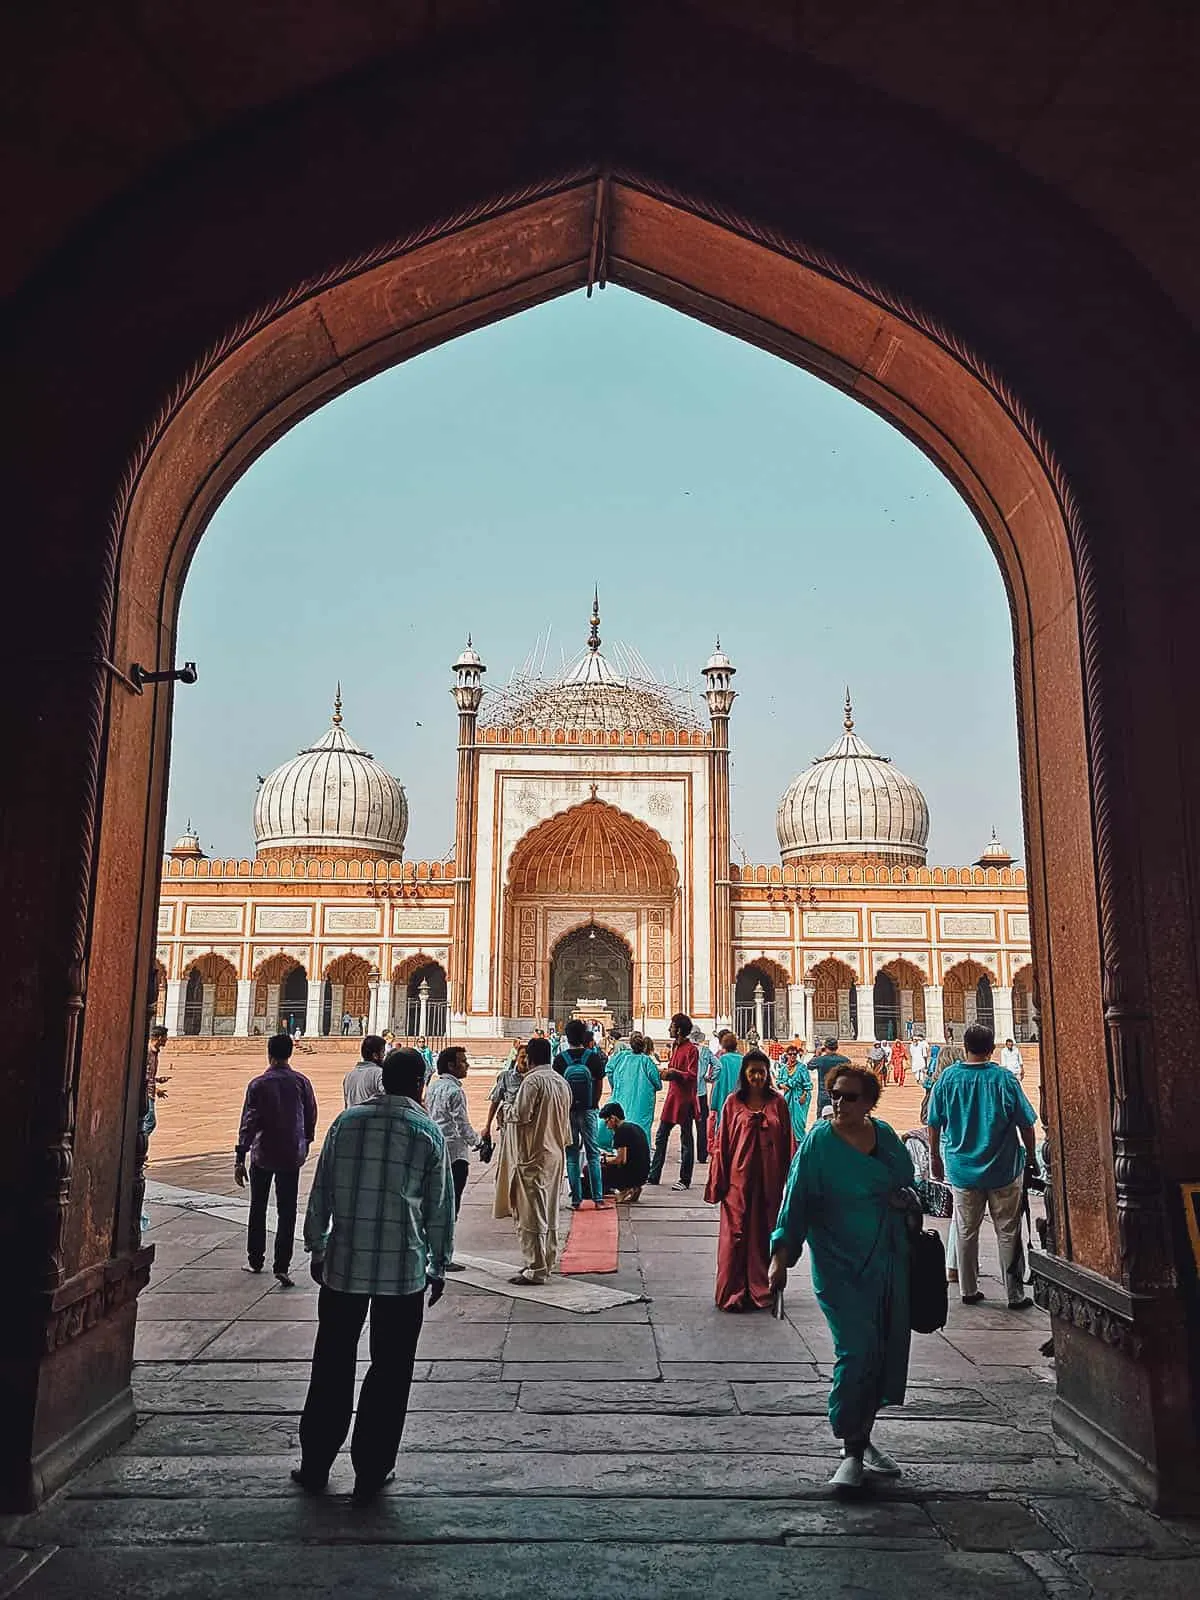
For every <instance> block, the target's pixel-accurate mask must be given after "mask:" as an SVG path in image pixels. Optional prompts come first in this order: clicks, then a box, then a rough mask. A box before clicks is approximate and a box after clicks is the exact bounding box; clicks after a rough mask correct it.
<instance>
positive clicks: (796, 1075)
mask: <svg viewBox="0 0 1200 1600" xmlns="http://www.w3.org/2000/svg"><path fill="white" fill-rule="evenodd" d="M801 1057H802V1052H801V1050H800V1049H799V1048H798V1046H796V1045H794V1044H790V1045H788V1047H787V1049H786V1050H785V1051H784V1053H783V1059H782V1060H781V1061H780V1063H779V1066H778V1068H777V1070H776V1077H775V1081H776V1082H777V1083H778V1085H779V1089H780V1092H781V1094H782V1095H783V1098H784V1102H785V1104H786V1105H787V1108H788V1116H789V1117H790V1118H791V1119H792V1138H793V1140H794V1141H795V1144H793V1146H792V1148H793V1149H795V1147H796V1145H799V1144H802V1143H803V1142H804V1134H805V1130H806V1127H807V1125H808V1107H809V1103H810V1101H811V1100H812V1070H811V1068H810V1067H809V1065H808V1063H807V1062H806V1061H804V1060H802V1059H801Z"/></svg>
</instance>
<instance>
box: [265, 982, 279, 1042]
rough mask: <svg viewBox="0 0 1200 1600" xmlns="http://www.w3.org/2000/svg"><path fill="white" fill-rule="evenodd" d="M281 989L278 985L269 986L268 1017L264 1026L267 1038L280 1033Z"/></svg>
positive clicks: (270, 984)
mask: <svg viewBox="0 0 1200 1600" xmlns="http://www.w3.org/2000/svg"><path fill="white" fill-rule="evenodd" d="M279 989H280V986H279V984H277V983H269V984H268V985H267V1017H266V1021H265V1022H264V1024H263V1026H264V1027H265V1028H266V1030H267V1037H268V1038H270V1037H271V1036H272V1034H276V1033H278V1032H279Z"/></svg>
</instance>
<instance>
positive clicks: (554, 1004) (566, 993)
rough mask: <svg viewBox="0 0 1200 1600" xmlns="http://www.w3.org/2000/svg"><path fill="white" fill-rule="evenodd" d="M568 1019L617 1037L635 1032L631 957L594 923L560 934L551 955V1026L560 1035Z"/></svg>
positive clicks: (617, 939) (620, 941)
mask: <svg viewBox="0 0 1200 1600" xmlns="http://www.w3.org/2000/svg"><path fill="white" fill-rule="evenodd" d="M572 1016H584V1017H588V1018H595V1019H597V1020H599V1021H602V1022H603V1023H604V1025H605V1028H606V1030H607V1029H608V1028H615V1029H616V1030H617V1032H618V1033H621V1034H626V1033H628V1032H629V1031H630V1029H631V1028H632V1027H633V952H632V951H631V950H630V948H629V945H628V943H627V942H626V940H624V939H623V938H621V936H620V934H616V933H613V932H612V931H611V930H610V929H608V928H605V927H603V926H598V925H597V924H596V923H595V922H589V923H588V924H587V926H586V927H582V928H576V929H574V930H573V931H572V932H571V933H564V934H563V935H562V937H561V938H560V939H559V940H558V941H557V942H556V944H555V946H554V948H553V950H551V952H550V1007H549V1020H550V1021H551V1022H552V1023H555V1024H557V1026H558V1027H559V1028H560V1029H561V1028H562V1026H563V1024H564V1023H565V1022H566V1021H567V1020H568V1018H570V1017H572Z"/></svg>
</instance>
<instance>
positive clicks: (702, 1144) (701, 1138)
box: [696, 1095, 708, 1161]
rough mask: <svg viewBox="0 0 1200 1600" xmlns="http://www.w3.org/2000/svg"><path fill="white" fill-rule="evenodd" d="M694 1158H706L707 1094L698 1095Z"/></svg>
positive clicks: (701, 1159) (703, 1159)
mask: <svg viewBox="0 0 1200 1600" xmlns="http://www.w3.org/2000/svg"><path fill="white" fill-rule="evenodd" d="M696 1160H697V1161H707V1160H708V1096H707V1095H701V1097H700V1116H699V1118H698V1120H697V1122H696Z"/></svg>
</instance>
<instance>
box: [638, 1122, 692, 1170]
mask: <svg viewBox="0 0 1200 1600" xmlns="http://www.w3.org/2000/svg"><path fill="white" fill-rule="evenodd" d="M676 1127H677V1128H678V1129H679V1146H680V1154H679V1181H680V1183H682V1184H683V1186H684V1188H690V1187H691V1183H692V1168H693V1166H694V1165H695V1161H696V1141H695V1139H694V1137H693V1123H692V1113H691V1111H685V1112H684V1114H683V1115H682V1116H681V1117H680V1119H679V1121H678V1122H677V1123H676V1122H668V1121H667V1119H666V1118H665V1117H664V1118H663V1119H662V1121H661V1122H660V1123H659V1125H658V1133H657V1135H656V1137H655V1140H654V1160H653V1161H652V1162H651V1163H650V1176H649V1178H647V1180H646V1181H647V1183H657V1182H658V1181H659V1179H660V1178H661V1177H662V1169H663V1163H664V1162H665V1161H666V1159H667V1141H668V1140H669V1139H670V1137H671V1129H672V1128H676Z"/></svg>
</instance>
